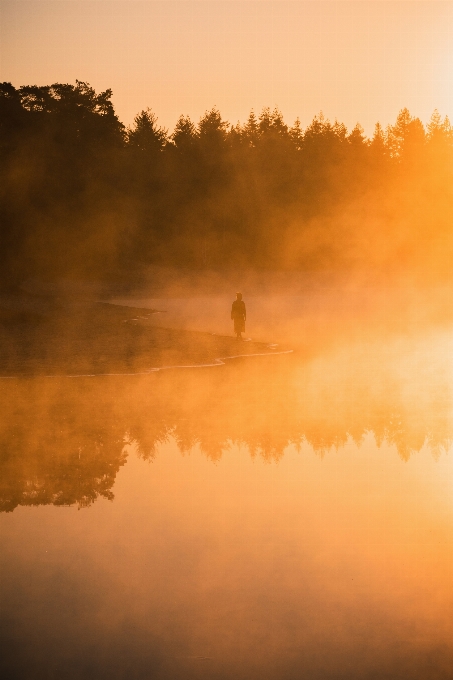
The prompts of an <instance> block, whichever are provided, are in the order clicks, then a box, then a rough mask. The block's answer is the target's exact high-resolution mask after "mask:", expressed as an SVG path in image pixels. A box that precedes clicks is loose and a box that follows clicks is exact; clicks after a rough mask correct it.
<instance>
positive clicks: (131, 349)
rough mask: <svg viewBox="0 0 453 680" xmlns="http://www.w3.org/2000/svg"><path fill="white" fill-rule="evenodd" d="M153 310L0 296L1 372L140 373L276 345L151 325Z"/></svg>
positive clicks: (263, 350) (264, 350)
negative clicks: (239, 340)
mask: <svg viewBox="0 0 453 680" xmlns="http://www.w3.org/2000/svg"><path fill="white" fill-rule="evenodd" d="M154 312H155V310H150V309H141V308H135V307H123V306H120V305H113V304H108V303H103V302H93V301H86V300H75V299H72V300H64V301H61V300H52V301H49V300H48V299H42V300H35V299H33V300H27V299H25V300H24V298H23V297H21V298H20V299H16V300H12V301H11V299H9V300H6V301H3V303H2V301H0V376H2V377H9V376H27V375H30V376H31V375H93V374H94V375H99V374H100V375H102V374H109V373H141V372H146V371H149V370H151V369H153V368H162V367H169V366H197V365H205V364H212V363H215V361H216V360H217V359H219V358H224V357H232V356H237V355H252V354H263V353H269V354H272V353H273V351H275V350H273V349H272V348H270V347H269V346H268V345H266V344H265V343H258V342H253V341H250V342H238V341H237V340H236V338H234V337H227V336H218V335H212V334H211V333H202V332H195V331H185V330H175V329H169V328H164V327H160V326H156V325H154V324H153V325H152V324H150V321H149V319H150V318H151V316H152V315H153V313H154ZM162 321H163V323H164V320H162ZM277 349H280V348H277Z"/></svg>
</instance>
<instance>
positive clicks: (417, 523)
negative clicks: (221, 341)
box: [0, 331, 453, 680]
mask: <svg viewBox="0 0 453 680" xmlns="http://www.w3.org/2000/svg"><path fill="white" fill-rule="evenodd" d="M450 349H451V341H450V334H449V332H447V331H438V332H437V331H436V332H434V331H433V332H432V333H431V334H430V335H426V334H424V335H422V336H420V337H416V336H411V337H406V336H403V335H400V336H398V337H396V336H395V337H393V338H387V339H386V340H385V341H383V340H382V339H381V340H380V341H378V340H377V339H375V340H373V341H370V342H363V341H362V340H361V341H360V342H356V343H354V342H349V343H348V344H343V345H341V344H340V343H339V344H338V345H337V346H336V347H335V348H333V347H332V348H331V349H329V350H327V349H324V350H323V351H322V352H318V353H316V352H312V353H311V354H310V355H308V354H304V352H303V350H300V351H299V352H296V353H295V354H294V355H281V356H272V357H255V358H253V359H244V360H242V359H240V360H236V361H233V362H230V363H229V364H227V365H225V366H220V367H216V368H207V369H192V370H176V371H166V372H165V371H164V372H161V373H153V374H151V375H148V376H104V377H97V378H80V379H79V378H77V379H72V378H62V379H56V378H55V379H53V378H52V379H45V378H21V379H15V380H5V381H3V382H2V390H1V396H0V451H1V458H0V501H1V509H2V510H3V513H2V514H1V515H0V536H1V542H2V550H1V551H0V579H1V582H0V583H1V587H0V605H1V608H2V618H1V621H2V623H1V625H0V671H1V672H2V677H7V678H8V679H9V678H12V679H17V680H22V679H24V680H25V679H28V678H33V680H53V679H54V678H65V679H66V678H67V679H68V680H85V679H88V680H99V679H102V678H108V679H109V680H111V679H114V680H125V679H126V678H127V680H149V678H153V680H167V679H168V678H172V679H173V680H201V679H202V678H205V679H206V680H208V679H209V680H230V679H231V680H232V679H233V678H234V680H263V678H268V679H269V680H300V679H301V678H307V679H308V678H309V679H310V680H311V679H315V680H337V679H338V680H340V679H341V680H342V679H343V678H348V679H354V680H355V679H357V680H365V679H367V680H368V679H369V678H387V679H389V680H400V679H401V678H404V679H405V680H426V678H430V679H432V680H449V679H450V677H451V668H452V664H453V647H452V644H451V640H452V639H453V627H452V620H451V611H452V606H453V598H452V589H451V582H452V578H453V540H452V536H453V519H452V518H453V514H452V510H453V505H452V500H451V499H452V494H451V491H452V488H453V475H452V468H451V460H450V457H451V456H450V455H446V453H445V452H448V449H449V447H450V440H451V437H452V434H453V421H452V409H451V406H452V393H451V385H452V376H453V371H452V364H451V359H450V357H451V356H453V353H452V352H451V351H450ZM112 499H113V502H109V501H110V500H112ZM94 501H96V502H94ZM21 506H22V507H21ZM64 506H65V507H64ZM88 506H89V507H88ZM78 508H83V509H82V510H81V511H80V512H78Z"/></svg>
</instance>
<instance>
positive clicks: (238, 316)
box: [231, 293, 247, 340]
mask: <svg viewBox="0 0 453 680" xmlns="http://www.w3.org/2000/svg"><path fill="white" fill-rule="evenodd" d="M246 316H247V313H246V311H245V303H244V301H243V299H242V293H236V300H235V301H234V302H233V304H232V306H231V318H232V319H233V321H234V332H235V333H236V337H237V339H238V340H241V333H244V332H245V319H246Z"/></svg>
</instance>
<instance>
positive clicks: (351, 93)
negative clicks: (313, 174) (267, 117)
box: [0, 0, 453, 134]
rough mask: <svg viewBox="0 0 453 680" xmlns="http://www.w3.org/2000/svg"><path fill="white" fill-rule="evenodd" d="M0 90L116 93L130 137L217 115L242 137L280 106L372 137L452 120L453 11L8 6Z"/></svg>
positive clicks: (128, 1)
mask: <svg viewBox="0 0 453 680" xmlns="http://www.w3.org/2000/svg"><path fill="white" fill-rule="evenodd" d="M0 7H1V23H0V39H1V40H0V78H1V80H6V81H11V82H12V83H13V84H14V85H15V86H20V85H25V84H39V85H44V84H50V83H52V82H56V81H58V82H74V81H75V79H76V78H78V79H79V80H85V81H88V82H89V83H90V84H91V85H92V86H93V87H94V88H95V89H96V90H101V89H105V88H107V87H111V88H112V89H113V102H114V105H115V108H116V111H117V113H118V115H119V117H120V119H121V120H122V121H123V122H125V123H126V124H129V123H131V122H132V120H133V117H134V115H135V114H136V113H138V112H139V111H140V110H141V109H143V108H145V107H147V106H150V107H151V108H152V109H153V110H154V111H155V113H156V114H157V116H158V117H159V122H160V123H161V124H163V125H165V126H166V127H168V128H170V129H172V128H173V127H174V124H175V122H176V120H177V118H178V116H179V115H180V114H181V113H184V114H188V115H190V116H191V117H192V118H193V119H194V120H195V121H197V120H198V119H199V118H200V116H201V115H202V114H203V112H204V111H205V110H206V109H208V108H211V107H212V106H214V105H216V106H218V107H219V109H220V110H221V112H222V114H223V116H224V117H225V118H226V119H227V120H229V121H230V122H231V123H236V122H237V120H240V121H244V120H245V118H246V117H247V115H248V112H249V111H250V109H251V108H254V109H255V111H257V112H258V111H260V110H261V109H262V107H263V106H266V105H267V106H271V107H274V106H278V107H279V108H280V109H281V110H282V112H283V114H284V116H285V120H286V121H287V122H288V123H292V122H293V121H294V119H295V118H296V116H299V117H300V119H301V122H302V124H303V125H307V124H308V123H309V122H310V121H311V119H312V118H313V116H314V115H315V114H316V113H318V112H319V111H320V110H323V111H324V113H325V114H326V116H328V117H330V118H331V119H334V118H338V119H339V120H341V121H343V122H344V123H346V125H347V126H348V128H349V129H350V128H351V127H353V126H354V124H355V123H356V122H357V121H359V122H360V123H361V124H362V125H363V126H364V127H365V130H366V132H367V133H368V134H370V133H371V132H372V130H373V126H374V123H375V122H376V121H377V120H379V121H380V122H381V123H382V124H383V125H386V124H388V123H392V122H394V120H395V118H396V115H397V113H398V111H399V110H400V109H401V108H402V107H404V106H407V107H408V108H409V109H410V111H411V112H412V114H413V115H417V116H420V117H421V118H422V120H423V121H424V122H426V121H427V120H428V119H429V117H430V115H431V113H432V111H433V109H434V108H438V109H439V111H440V112H441V114H443V115H445V114H448V115H449V116H450V117H451V118H453V2H436V1H434V2H412V1H410V0H407V1H405V2H391V1H385V0H380V1H377V2H367V1H361V2H342V1H338V2H323V1H320V2H316V1H315V0H312V1H311V2H286V1H285V0H277V1H275V0H274V1H273V2H254V1H250V2H248V1H246V0H242V1H241V2H235V1H234V0H229V1H221V2H217V1H215V0H211V1H205V2H192V1H191V0H183V1H181V0H180V1H179V2H172V1H161V2H154V1H153V0H149V1H146V0H145V1H136V0H118V1H112V0H97V1H95V2H93V1H92V0H58V1H57V0H53V1H51V2H47V1H45V0H43V1H41V0H33V2H28V1H26V0H16V1H2V2H0Z"/></svg>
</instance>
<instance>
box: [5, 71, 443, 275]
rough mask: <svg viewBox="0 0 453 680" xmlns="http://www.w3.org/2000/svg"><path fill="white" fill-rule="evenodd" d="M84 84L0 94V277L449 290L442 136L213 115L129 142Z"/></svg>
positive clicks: (416, 125)
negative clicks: (195, 275) (303, 281)
mask: <svg viewBox="0 0 453 680" xmlns="http://www.w3.org/2000/svg"><path fill="white" fill-rule="evenodd" d="M111 97H112V92H111V90H106V91H105V92H101V93H100V94H97V93H96V92H95V91H94V89H93V88H91V87H90V85H88V84H87V83H84V82H80V81H76V84H75V85H71V84H54V85H51V86H45V87H38V86H25V87H20V88H17V89H16V88H15V87H13V85H11V84H10V83H3V84H1V85H0V148H1V160H0V173H1V199H0V216H1V242H0V257H1V272H2V275H1V279H2V281H3V282H4V283H8V284H13V285H16V284H17V283H18V282H20V281H22V280H24V279H27V278H33V277H38V278H43V277H44V278H46V277H67V276H78V277H80V276H82V277H87V278H92V279H104V280H105V279H106V280H115V279H120V280H128V279H130V280H133V279H135V278H136V277H138V276H140V273H141V272H143V271H144V270H146V267H147V266H149V265H152V264H153V265H155V264H162V265H168V266H175V267H185V268H194V269H217V270H222V269H226V268H233V269H236V268H244V267H246V268H256V269H265V270H266V269H294V270H300V271H303V272H306V273H313V272H320V271H327V272H338V273H350V272H357V271H364V272H369V273H371V272H375V273H376V274H377V275H380V274H381V275H384V276H387V277H388V276H394V275H395V273H398V274H406V273H415V274H416V276H419V277H422V278H423V279H428V280H432V279H436V280H438V279H443V278H446V277H448V276H449V273H450V269H451V255H452V252H453V248H452V246H453V230H452V228H451V216H452V215H453V182H452V180H453V130H452V128H451V126H450V123H449V121H448V119H447V118H444V119H442V117H441V116H440V115H439V113H438V112H437V111H435V112H434V113H433V115H432V118H431V120H430V121H429V123H428V124H427V125H426V127H425V126H424V125H423V123H422V122H421V121H420V120H419V119H418V118H414V117H412V116H411V114H410V112H409V111H408V110H407V109H403V110H402V111H401V112H400V113H399V114H398V116H397V119H396V121H395V124H394V125H390V126H388V127H387V128H386V129H383V128H382V126H381V125H380V124H379V123H378V124H376V128H375V132H374V135H373V137H372V138H371V139H368V138H366V137H365V135H364V132H363V129H362V128H361V126H360V125H359V124H357V125H356V126H355V128H354V129H353V130H351V131H348V130H347V129H346V127H345V125H344V124H342V123H339V122H337V121H335V122H334V123H332V122H331V121H329V120H327V119H326V118H324V116H323V115H322V114H319V115H317V116H315V118H314V119H313V121H312V122H311V123H310V124H309V125H308V127H306V128H305V129H304V128H302V126H301V124H300V122H299V121H298V120H296V122H295V123H294V124H293V125H292V126H289V125H288V124H287V123H286V122H285V121H284V119H283V116H282V114H281V113H280V112H279V111H278V110H277V109H275V110H270V109H268V108H266V109H264V110H263V111H261V112H260V113H258V114H255V113H254V112H253V111H252V112H251V113H250V115H249V117H248V119H247V120H246V121H245V122H244V123H243V124H240V123H237V124H236V125H231V124H230V123H228V122H227V121H225V120H223V118H222V116H221V113H220V112H219V111H218V110H217V109H216V108H213V109H211V110H209V111H207V112H206V113H205V114H204V115H203V116H202V117H201V119H200V120H199V121H198V123H196V122H193V121H191V120H190V118H189V117H188V116H181V117H180V118H179V120H178V121H177V123H176V126H175V128H174V130H173V131H171V132H170V131H168V130H166V129H164V128H163V127H161V126H160V125H159V122H158V119H157V117H156V115H155V114H154V113H153V112H152V111H151V110H150V109H146V110H144V111H142V112H141V113H139V114H138V115H137V116H136V118H135V121H134V124H133V125H132V127H131V128H126V127H125V126H124V125H123V124H122V123H121V122H120V120H119V119H118V117H117V115H116V114H115V111H114V108H113V104H112V102H111Z"/></svg>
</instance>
